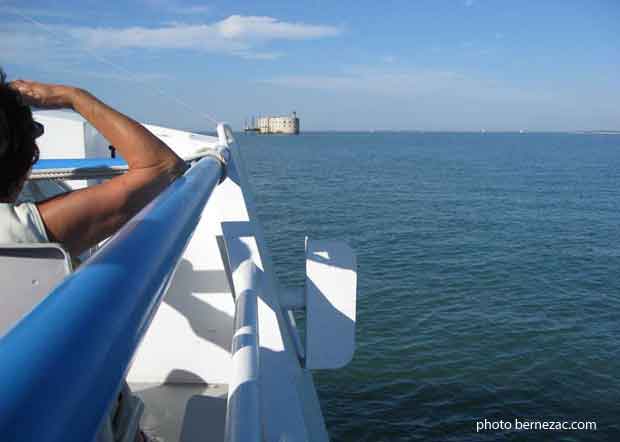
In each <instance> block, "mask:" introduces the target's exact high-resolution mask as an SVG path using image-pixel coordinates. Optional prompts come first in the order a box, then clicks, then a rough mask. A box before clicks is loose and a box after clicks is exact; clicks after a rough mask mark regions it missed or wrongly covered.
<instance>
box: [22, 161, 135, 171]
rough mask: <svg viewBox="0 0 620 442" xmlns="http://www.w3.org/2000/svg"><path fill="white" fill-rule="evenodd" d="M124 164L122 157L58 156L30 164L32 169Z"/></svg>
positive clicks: (125, 163) (86, 167)
mask: <svg viewBox="0 0 620 442" xmlns="http://www.w3.org/2000/svg"><path fill="white" fill-rule="evenodd" d="M124 166H127V162H126V161H125V160H124V159H122V158H58V159H49V160H39V161H37V162H36V163H35V164H34V166H32V170H34V171H41V170H49V169H100V168H108V167H124Z"/></svg>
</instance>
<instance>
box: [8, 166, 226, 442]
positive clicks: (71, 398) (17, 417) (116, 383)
mask: <svg viewBox="0 0 620 442" xmlns="http://www.w3.org/2000/svg"><path fill="white" fill-rule="evenodd" d="M223 173H224V170H223V166H222V165H221V163H220V162H218V161H217V160H216V159H214V158H212V157H206V158H204V159H202V160H200V161H199V162H198V163H196V164H195V165H194V166H193V167H192V168H191V169H190V170H189V171H188V172H187V173H186V174H185V175H184V176H183V177H181V178H179V179H177V180H176V181H175V182H174V183H172V184H171V185H170V186H169V187H168V188H167V189H166V190H165V191H164V192H162V194H160V195H159V196H158V197H157V198H156V199H155V200H153V201H152V202H151V203H150V204H149V205H148V206H147V207H145V208H144V209H143V210H142V211H140V212H139V213H138V214H137V215H136V216H135V217H134V218H133V219H132V220H131V221H130V222H129V223H128V224H127V225H125V226H124V227H123V228H122V229H121V230H120V231H119V232H118V233H117V234H116V235H115V236H114V237H113V238H112V239H111V240H110V241H109V242H108V244H106V246H105V247H103V248H102V249H101V250H100V251H99V252H98V253H97V254H95V255H94V256H93V257H92V258H91V259H89V260H88V261H87V262H85V263H84V264H82V266H80V268H79V269H78V270H77V271H76V272H75V273H73V274H72V275H70V276H69V277H68V278H67V279H65V280H64V281H63V283H61V285H59V286H58V287H57V288H56V289H55V290H54V291H53V292H52V293H51V294H50V295H49V296H48V297H47V298H45V300H44V301H43V302H42V303H41V304H39V305H38V306H37V307H36V308H35V309H34V310H33V311H32V312H31V313H30V314H29V315H28V316H26V317H25V318H24V319H23V320H22V321H21V322H20V323H19V324H18V325H17V326H16V327H15V328H13V329H12V330H11V331H10V332H9V333H8V334H7V335H6V336H4V338H2V339H1V340H0V439H1V440H3V441H4V440H6V441H13V442H22V441H24V442H25V441H27V442H35V441H36V442H41V441H46V442H60V441H62V442H72V441H75V442H78V441H79V442H84V441H92V440H93V439H94V437H95V435H96V433H97V431H98V428H99V425H100V423H101V422H102V419H103V418H104V416H106V414H107V413H108V409H109V407H110V404H111V403H112V401H114V400H115V399H116V396H117V394H118V391H119V389H120V386H121V384H122V381H123V379H124V377H125V375H126V372H127V370H128V367H129V364H130V361H131V359H132V357H133V354H134V352H135V351H136V349H137V347H138V344H139V343H140V340H141V339H142V337H143V336H144V333H145V332H146V330H147V328H148V326H149V324H150V322H151V320H152V318H153V315H154V314H155V312H156V310H157V307H158V306H159V304H160V302H161V299H162V296H163V294H164V292H165V290H166V288H167V285H168V283H169V281H170V278H171V276H172V273H173V271H174V268H175V266H176V264H177V262H178V260H179V259H180V258H181V256H182V254H183V251H184V249H185V247H186V245H187V243H188V241H189V239H190V237H191V235H192V233H193V231H194V229H195V228H196V225H197V223H198V220H199V218H200V215H201V213H202V211H203V209H204V207H205V205H206V203H207V201H208V199H209V197H210V195H211V193H212V191H213V189H214V188H215V186H216V185H217V183H218V181H219V180H220V177H221V176H222V174H223ZM15 296H19V294H18V293H16V294H15Z"/></svg>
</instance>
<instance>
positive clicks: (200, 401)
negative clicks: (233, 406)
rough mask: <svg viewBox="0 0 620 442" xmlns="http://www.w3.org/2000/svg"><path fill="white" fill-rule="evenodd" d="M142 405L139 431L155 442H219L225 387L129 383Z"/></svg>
mask: <svg viewBox="0 0 620 442" xmlns="http://www.w3.org/2000/svg"><path fill="white" fill-rule="evenodd" d="M130 387H131V390H132V391H133V393H134V394H136V395H137V396H139V397H140V399H142V401H143V402H144V405H145V410H144V414H143V416H142V420H141V422H140V425H141V428H142V429H143V430H144V431H145V432H146V433H147V434H148V435H149V436H151V437H153V438H156V440H157V441H158V442H199V441H200V442H221V441H223V440H224V428H225V421H226V395H227V388H226V386H225V385H218V384H211V385H188V384H166V385H159V384H130Z"/></svg>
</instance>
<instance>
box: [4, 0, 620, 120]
mask: <svg viewBox="0 0 620 442" xmlns="http://www.w3.org/2000/svg"><path fill="white" fill-rule="evenodd" d="M0 66H1V67H2V68H3V69H4V70H5V71H6V73H7V74H8V76H9V78H10V79H16V78H27V79H33V80H39V81H45V82H53V83H64V84H70V85H74V86H79V87H82V88H85V89H87V90H89V91H90V92H92V93H93V94H95V95H97V96H98V97H99V98H101V99H103V100H104V101H106V102H107V103H109V104H111V105H112V106H114V107H117V108H118V109H120V110H122V111H123V112H125V113H127V114H129V115H131V116H133V117H135V118H137V119H139V120H140V121H144V122H150V123H155V124H161V125H165V126H170V127H177V128H182V129H193V130H210V129H212V128H213V123H212V121H210V119H215V120H217V121H226V122H228V123H230V124H231V125H232V126H233V128H234V129H236V130H238V129H241V128H242V127H243V125H244V121H245V120H246V119H249V118H250V117H251V116H253V115H260V114H263V115H264V114H271V115H279V114H288V113H290V112H291V111H296V112H297V114H298V116H299V117H300V118H301V127H302V130H454V131H479V130H481V129H485V130H488V131H513V130H522V129H523V130H529V131H574V130H620V0H582V1H577V0H539V1H535V0H419V1H416V0H409V1H390V0H384V1H376V0H375V1H365V0H357V1H349V0H346V1H333V0H332V1H302V0H297V1H272V0H263V1H260V2H257V1H232V0H228V1H206V2H199V1H193V2H191V1H182V0H136V1H116V0H107V1H105V2H103V1H100V0H97V1H93V0H67V1H51V0H50V1H44V0H41V1H29V0H20V1H10V0H0Z"/></svg>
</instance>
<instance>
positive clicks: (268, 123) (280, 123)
mask: <svg viewBox="0 0 620 442" xmlns="http://www.w3.org/2000/svg"><path fill="white" fill-rule="evenodd" d="M244 129H245V131H246V132H256V133H259V134H288V135H298V134H299V118H298V117H297V113H296V112H292V113H291V115H286V116H280V117H271V116H259V117H256V118H254V117H252V118H251V119H250V124H248V122H247V121H246V124H245V128H244Z"/></svg>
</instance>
